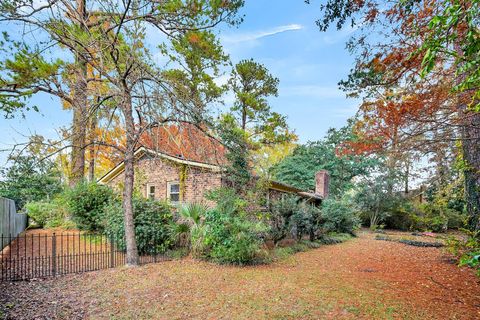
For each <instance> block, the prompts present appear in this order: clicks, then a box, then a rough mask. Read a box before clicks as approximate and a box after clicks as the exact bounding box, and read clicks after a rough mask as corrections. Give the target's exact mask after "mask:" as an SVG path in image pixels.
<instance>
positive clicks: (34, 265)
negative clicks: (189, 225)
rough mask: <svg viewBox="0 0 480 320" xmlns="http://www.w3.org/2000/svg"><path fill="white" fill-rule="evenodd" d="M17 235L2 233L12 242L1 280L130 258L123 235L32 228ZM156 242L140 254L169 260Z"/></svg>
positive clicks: (146, 259)
mask: <svg viewBox="0 0 480 320" xmlns="http://www.w3.org/2000/svg"><path fill="white" fill-rule="evenodd" d="M32 232H37V233H25V234H23V235H20V236H17V237H11V236H10V235H0V241H1V242H2V245H3V243H10V245H9V246H8V247H6V248H5V249H4V250H3V251H2V252H1V257H0V266H1V272H0V280H1V281H17V280H29V279H35V278H47V277H54V276H60V275H65V274H70V273H82V272H88V271H95V270H101V269H107V268H115V267H118V266H122V265H124V264H125V262H126V254H125V250H124V248H123V244H124V243H125V241H124V240H123V239H120V241H118V240H119V239H114V238H109V237H107V236H105V235H99V234H91V233H83V232H79V231H73V232H66V233H60V234H55V233H48V232H46V231H43V230H38V231H32ZM156 248H158V246H157V245H155V244H152V246H151V248H150V249H149V250H148V251H149V253H148V254H143V255H141V256H140V263H141V264H146V263H151V262H158V261H163V260H166V258H165V256H164V255H162V254H160V253H159V252H157V250H156Z"/></svg>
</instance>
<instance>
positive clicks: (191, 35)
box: [187, 32, 201, 44]
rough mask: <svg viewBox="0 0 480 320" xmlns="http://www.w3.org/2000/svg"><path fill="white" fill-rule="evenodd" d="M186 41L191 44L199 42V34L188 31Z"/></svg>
mask: <svg viewBox="0 0 480 320" xmlns="http://www.w3.org/2000/svg"><path fill="white" fill-rule="evenodd" d="M187 39H188V42H190V43H192V44H198V43H199V42H200V40H201V39H200V36H199V35H198V34H197V33H195V32H190V33H189V34H188V36H187Z"/></svg>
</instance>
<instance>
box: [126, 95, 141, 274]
mask: <svg viewBox="0 0 480 320" xmlns="http://www.w3.org/2000/svg"><path fill="white" fill-rule="evenodd" d="M124 95H125V96H124V99H125V101H124V103H123V113H124V116H125V126H126V131H127V140H126V151H125V180H124V184H125V187H124V190H123V215H124V225H125V241H126V244H127V266H137V265H138V263H139V259H138V250H137V242H136V239H135V224H134V215H133V201H132V200H133V183H134V165H135V163H134V161H135V159H134V153H135V123H134V120H133V114H132V102H131V97H130V95H129V93H128V92H126V93H124Z"/></svg>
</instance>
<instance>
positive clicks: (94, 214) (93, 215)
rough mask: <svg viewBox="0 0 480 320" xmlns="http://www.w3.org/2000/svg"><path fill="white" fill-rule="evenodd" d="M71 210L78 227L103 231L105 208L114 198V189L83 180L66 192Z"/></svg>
mask: <svg viewBox="0 0 480 320" xmlns="http://www.w3.org/2000/svg"><path fill="white" fill-rule="evenodd" d="M66 198H67V202H68V207H69V210H70V212H71V214H72V219H73V221H74V222H75V223H76V224H77V226H78V228H80V229H82V230H89V231H101V230H102V225H101V220H102V216H103V211H104V208H105V207H106V206H107V205H109V203H110V202H111V201H112V200H113V198H114V193H113V191H112V189H111V188H110V187H108V186H105V185H100V184H97V183H95V182H90V183H88V182H82V183H79V184H77V185H76V186H75V187H74V188H73V189H71V190H68V191H67V192H66Z"/></svg>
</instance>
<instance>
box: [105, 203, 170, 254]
mask: <svg viewBox="0 0 480 320" xmlns="http://www.w3.org/2000/svg"><path fill="white" fill-rule="evenodd" d="M133 211H134V212H133V215H134V224H135V239H136V240H137V248H138V252H139V254H153V253H160V252H165V250H167V249H169V248H171V247H172V245H173V244H174V239H173V238H172V236H171V232H170V225H171V224H172V222H173V216H172V212H171V207H170V206H169V205H168V204H167V203H166V202H159V201H154V200H149V199H144V198H134V200H133ZM102 227H103V229H104V232H105V234H106V235H107V236H108V237H110V238H112V239H114V241H115V242H116V244H117V246H118V247H119V249H120V250H125V249H126V243H125V236H124V235H125V226H124V222H123V208H122V205H121V204H120V203H118V202H112V203H110V205H109V206H107V207H106V208H105V214H104V217H103V221H102Z"/></svg>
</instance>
